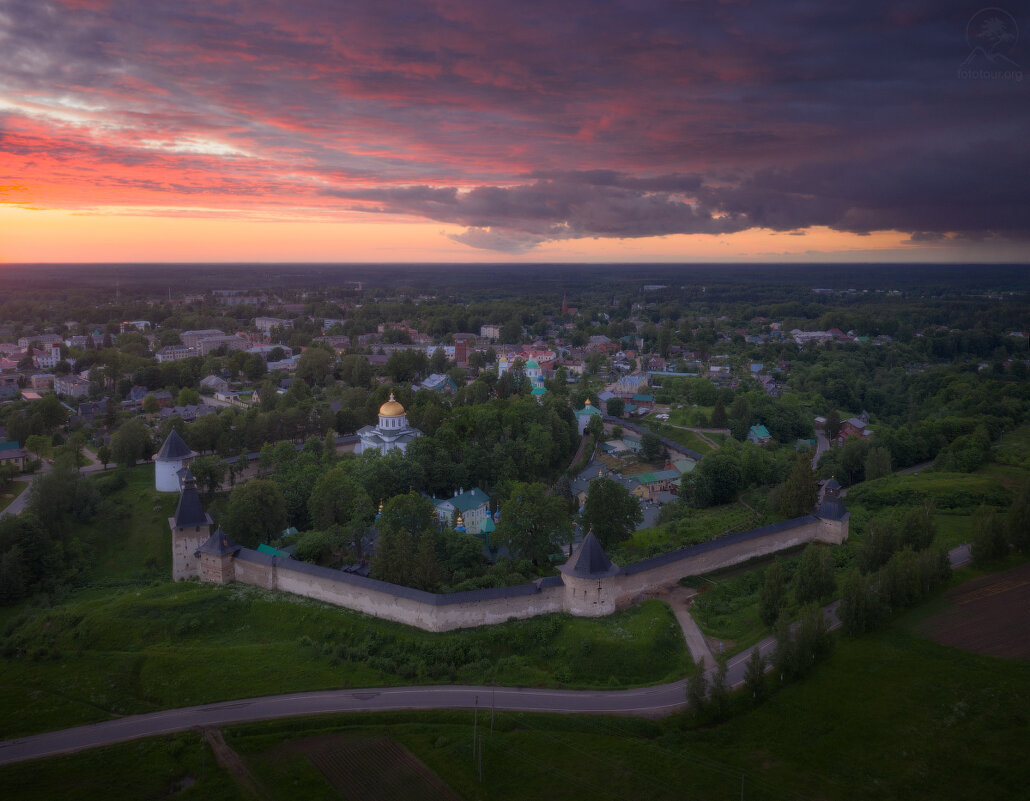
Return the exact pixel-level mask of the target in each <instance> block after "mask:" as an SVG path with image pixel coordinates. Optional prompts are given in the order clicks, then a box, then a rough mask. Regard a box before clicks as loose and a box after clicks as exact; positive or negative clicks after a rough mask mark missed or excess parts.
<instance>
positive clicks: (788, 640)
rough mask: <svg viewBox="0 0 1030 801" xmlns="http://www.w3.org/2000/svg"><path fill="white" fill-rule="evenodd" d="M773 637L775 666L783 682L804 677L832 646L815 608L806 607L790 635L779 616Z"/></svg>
mask: <svg viewBox="0 0 1030 801" xmlns="http://www.w3.org/2000/svg"><path fill="white" fill-rule="evenodd" d="M774 634H775V636H776V655H775V658H774V663H775V665H776V672H777V673H778V674H779V675H780V676H781V677H782V679H783V680H784V681H791V680H794V679H799V678H802V677H803V676H806V675H807V674H808V673H810V672H811V670H812V668H813V667H815V664H816V663H817V662H818V661H819V660H820V659H821V658H822V657H824V656H826V655H827V654H828V653H829V650H830V646H831V642H830V638H829V634H828V632H827V631H826V621H825V619H824V618H823V611H822V609H820V608H819V607H818V606H817V605H816V604H809V605H808V606H806V607H805V608H804V609H803V610H802V611H801V620H800V622H799V624H798V625H797V627H796V629H795V630H793V631H792V630H791V626H790V623H789V621H788V620H787V619H786V616H785V615H784V616H781V617H780V619H779V620H778V621H777V622H776V629H775V632H774Z"/></svg>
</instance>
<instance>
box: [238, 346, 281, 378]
mask: <svg viewBox="0 0 1030 801" xmlns="http://www.w3.org/2000/svg"><path fill="white" fill-rule="evenodd" d="M279 351H280V353H282V349H281V348H280V349H279ZM266 372H268V366H267V365H266V364H265V360H264V359H263V358H262V357H261V354H260V353H248V354H247V358H246V359H244V360H243V375H245V376H246V377H247V380H248V381H257V380H259V379H260V378H261V376H263V375H264V374H265V373H266Z"/></svg>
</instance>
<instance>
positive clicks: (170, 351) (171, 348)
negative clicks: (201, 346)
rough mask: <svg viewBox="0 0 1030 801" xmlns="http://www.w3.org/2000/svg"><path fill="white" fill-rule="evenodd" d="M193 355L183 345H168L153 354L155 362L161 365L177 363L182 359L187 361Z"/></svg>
mask: <svg viewBox="0 0 1030 801" xmlns="http://www.w3.org/2000/svg"><path fill="white" fill-rule="evenodd" d="M193 355H195V354H194V352H193V350H192V349H191V348H188V347H186V346H185V345H168V346H166V347H163V348H161V350H159V351H158V352H157V353H156V354H155V356H156V357H157V360H158V361H159V362H160V363H162V364H164V363H165V362H177V361H180V360H182V359H188V358H189V357H190V356H193Z"/></svg>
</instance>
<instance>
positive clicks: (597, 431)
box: [586, 414, 604, 440]
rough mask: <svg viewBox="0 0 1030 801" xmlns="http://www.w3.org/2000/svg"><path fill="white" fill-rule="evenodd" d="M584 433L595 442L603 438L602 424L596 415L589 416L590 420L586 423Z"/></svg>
mask: <svg viewBox="0 0 1030 801" xmlns="http://www.w3.org/2000/svg"><path fill="white" fill-rule="evenodd" d="M586 433H587V434H589V435H590V436H592V437H593V438H594V439H595V440H600V439H601V438H602V437H604V422H603V421H602V420H601V418H600V417H599V416H598V415H596V414H595V415H591V416H590V420H589V421H588V422H587V427H586Z"/></svg>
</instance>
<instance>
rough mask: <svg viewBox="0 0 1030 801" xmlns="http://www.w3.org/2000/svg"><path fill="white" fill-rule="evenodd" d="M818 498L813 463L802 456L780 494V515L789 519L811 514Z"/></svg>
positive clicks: (799, 457)
mask: <svg viewBox="0 0 1030 801" xmlns="http://www.w3.org/2000/svg"><path fill="white" fill-rule="evenodd" d="M817 497H818V490H817V489H816V481H815V473H814V472H813V471H812V462H811V461H810V460H809V458H808V457H807V456H806V455H805V454H801V455H799V456H798V459H797V461H796V462H795V463H794V469H793V470H791V471H790V475H789V476H788V477H787V480H786V481H785V482H784V484H783V488H782V490H781V492H780V514H782V515H783V516H784V517H788V518H790V517H801V515H808V514H811V513H812V510H813V509H814V508H815V502H816V499H817Z"/></svg>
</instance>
